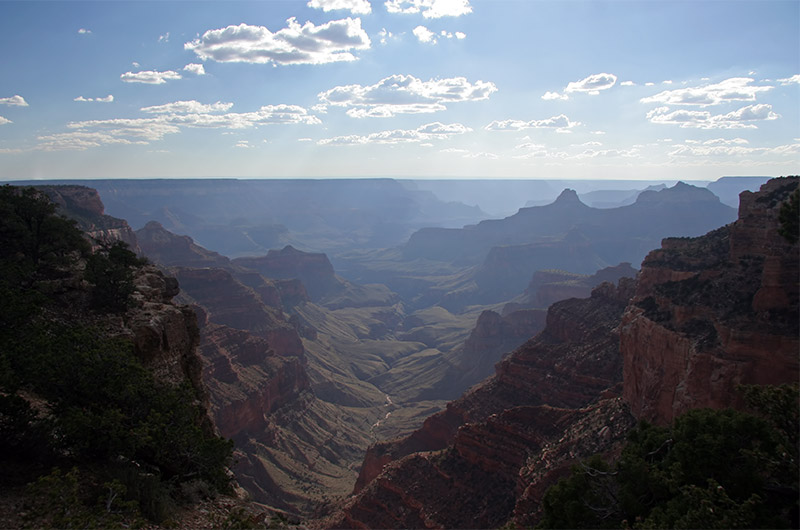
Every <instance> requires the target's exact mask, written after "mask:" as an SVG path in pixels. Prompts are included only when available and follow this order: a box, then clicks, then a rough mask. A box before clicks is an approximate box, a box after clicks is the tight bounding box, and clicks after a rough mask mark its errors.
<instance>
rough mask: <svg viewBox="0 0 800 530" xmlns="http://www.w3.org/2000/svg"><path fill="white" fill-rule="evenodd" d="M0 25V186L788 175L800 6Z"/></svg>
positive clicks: (441, 5)
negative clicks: (39, 181) (225, 179)
mask: <svg viewBox="0 0 800 530" xmlns="http://www.w3.org/2000/svg"><path fill="white" fill-rule="evenodd" d="M0 12H2V17H0V50H2V56H3V60H2V61H0V179H5V180H12V179H28V178H117V177H126V178H136V177H206V176H233V177H411V178H425V177H434V178H442V177H465V178H467V177H489V178H492V177H496V178H619V179H625V178H632V179H633V178H636V179H708V180H712V179H716V178H718V177H720V176H722V175H785V174H796V173H798V172H799V171H798V169H799V168H798V162H800V37H799V36H798V33H799V32H798V28H800V2H798V1H797V0H792V1H769V0H760V1H755V2H748V1H702V0H699V1H685V2H680V1H667V2H660V1H637V2H627V1H613V2H601V1H591V2H582V1H577V0H576V1H573V0H558V1H536V0H515V1H505V0H285V1H269V0H267V1H260V2H236V1H224V2H223V1H204V2H191V1H180V2H156V1H147V2H125V1H105V2H60V1H50V2H32V1H26V2H0Z"/></svg>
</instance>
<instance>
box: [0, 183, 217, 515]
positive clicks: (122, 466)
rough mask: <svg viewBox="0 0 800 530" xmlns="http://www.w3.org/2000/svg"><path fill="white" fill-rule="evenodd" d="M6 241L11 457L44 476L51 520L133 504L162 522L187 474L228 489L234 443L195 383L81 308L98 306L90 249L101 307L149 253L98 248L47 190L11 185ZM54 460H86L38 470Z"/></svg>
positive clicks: (2, 402)
mask: <svg viewBox="0 0 800 530" xmlns="http://www.w3.org/2000/svg"><path fill="white" fill-rule="evenodd" d="M0 243H2V244H0V344H2V347H1V348H0V464H2V465H3V467H4V469H14V470H21V471H23V472H24V474H23V475H22V479H23V480H34V481H35V482H34V486H31V488H32V489H31V491H39V494H38V495H39V497H40V498H39V504H37V506H38V508H36V509H37V510H39V512H41V513H46V514H49V516H51V517H52V518H53V520H52V521H51V522H50V523H48V524H53V525H54V526H58V527H75V526H79V527H92V526H98V527H103V526H107V525H110V524H112V523H113V524H117V522H119V521H117V519H114V518H113V517H111V515H114V514H115V513H117V512H119V513H122V512H125V513H129V512H130V510H129V508H130V506H133V505H136V506H137V509H136V512H137V513H141V514H143V515H144V516H146V517H147V518H149V519H151V520H155V521H161V520H163V519H165V518H166V517H167V516H168V515H169V513H170V510H171V509H172V508H173V507H174V505H175V502H176V499H177V498H178V497H179V494H178V492H180V489H181V488H180V485H181V484H183V483H185V482H188V481H201V482H203V483H204V484H206V485H207V488H208V490H209V491H220V490H225V489H227V488H228V487H229V477H228V472H227V466H228V464H229V462H230V458H231V452H232V443H231V442H230V441H228V440H224V439H221V438H219V437H217V436H214V435H213V434H212V433H211V432H209V431H208V430H207V428H206V427H205V425H206V419H205V417H204V414H205V411H204V409H203V408H202V407H201V406H200V405H199V403H198V402H197V398H196V396H195V392H194V389H192V388H191V387H190V385H188V384H184V385H182V386H174V385H171V384H166V383H162V382H159V381H158V380H156V379H155V377H154V376H153V374H152V373H151V372H150V371H149V370H147V369H145V368H144V366H142V364H141V362H140V361H139V359H138V358H137V357H136V355H135V354H134V352H133V346H132V344H131V342H130V341H129V340H127V339H122V338H116V339H115V338H109V337H107V336H105V334H104V333H103V332H102V331H101V330H99V329H96V328H93V327H90V326H89V325H88V324H86V323H85V322H84V321H82V320H81V319H80V318H78V315H79V314H80V313H81V309H83V310H86V309H90V308H85V307H83V308H82V307H81V305H80V304H81V300H85V299H86V297H85V295H82V294H81V293H80V292H77V291H78V290H80V289H81V287H80V285H81V283H80V281H76V280H80V267H79V266H78V263H79V260H81V259H84V258H85V259H86V272H85V275H86V279H87V280H89V282H90V283H91V284H92V287H91V289H90V291H89V292H90V297H89V298H90V302H91V306H92V308H94V309H95V310H96V311H99V312H110V311H123V310H124V309H125V308H126V307H127V304H128V300H129V298H130V293H131V292H132V290H133V282H132V278H133V273H134V267H137V266H140V265H141V264H142V262H141V260H139V259H138V258H137V257H136V256H135V254H133V253H132V252H131V251H130V250H128V249H127V248H126V246H125V245H124V244H114V245H111V246H108V247H106V248H103V249H101V250H100V251H98V252H97V253H95V254H94V255H92V256H88V258H87V255H88V244H87V243H86V241H85V240H84V238H83V236H82V234H81V233H80V231H78V230H77V228H75V226H74V224H73V223H71V222H68V221H66V220H65V219H63V218H60V217H58V216H56V215H55V207H54V206H53V205H52V204H51V203H49V201H48V200H47V199H46V198H45V197H43V196H41V195H39V194H38V193H36V192H35V191H33V190H22V191H20V190H17V189H14V188H10V187H3V188H0ZM53 282H56V283H58V282H61V283H63V285H67V286H69V287H58V288H56V289H54V288H53V287H52V285H53ZM69 289H71V291H69ZM63 292H71V293H72V294H70V295H69V298H68V299H67V301H65V299H62V298H60V297H61V296H63V295H60V294H57V293H63ZM74 304H77V305H74ZM65 307H66V308H69V311H65V310H64V308H65ZM52 467H57V468H63V469H68V468H72V467H74V468H75V470H74V471H70V472H69V473H66V474H62V473H61V472H60V471H55V472H53V473H52V474H51V475H47V476H44V477H41V478H40V479H39V480H38V481H36V480H35V479H36V478H37V477H38V476H39V475H41V472H42V470H44V469H48V470H49V469H50V468H52ZM45 473H46V472H45ZM15 475H16V473H15V474H13V475H12V474H8V475H6V474H4V475H0V481H2V482H6V483H8V482H9V481H12V480H16V479H17V477H16V476H15ZM37 488H38V490H37ZM48 503H49V504H48ZM53 503H55V504H53ZM126 503H133V504H126ZM126 510H127V511H126ZM34 511H36V510H34ZM126 517H127V515H126ZM126 520H127V519H126ZM120 521H121V520H120Z"/></svg>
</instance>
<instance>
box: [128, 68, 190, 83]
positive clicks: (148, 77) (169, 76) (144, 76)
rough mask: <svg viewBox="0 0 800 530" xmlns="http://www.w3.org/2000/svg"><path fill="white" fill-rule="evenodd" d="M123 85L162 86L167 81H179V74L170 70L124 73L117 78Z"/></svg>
mask: <svg viewBox="0 0 800 530" xmlns="http://www.w3.org/2000/svg"><path fill="white" fill-rule="evenodd" d="M119 78H120V79H122V81H124V82H125V83H145V84H148V85H163V84H164V83H166V82H167V81H174V80H175V79H181V74H179V73H178V72H174V71H172V70H167V71H166V72H155V71H153V70H142V71H141V72H136V73H134V72H125V73H124V74H122V75H121V76H119Z"/></svg>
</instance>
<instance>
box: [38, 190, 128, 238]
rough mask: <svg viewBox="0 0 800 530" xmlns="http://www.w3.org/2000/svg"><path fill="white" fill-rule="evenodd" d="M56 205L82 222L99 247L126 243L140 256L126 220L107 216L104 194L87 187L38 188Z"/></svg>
mask: <svg viewBox="0 0 800 530" xmlns="http://www.w3.org/2000/svg"><path fill="white" fill-rule="evenodd" d="M36 189H38V190H41V191H42V192H44V193H45V195H47V196H48V197H49V198H50V200H51V201H53V202H54V203H55V204H56V205H57V206H58V208H59V211H60V213H62V214H63V215H66V216H67V217H69V218H70V219H75V220H76V221H77V222H78V227H79V228H80V229H81V230H83V232H84V233H85V234H86V235H87V237H88V238H89V240H90V241H92V244H93V245H95V246H98V245H102V244H107V245H110V244H112V243H114V242H115V241H122V242H124V243H125V244H127V245H128V246H129V247H130V248H131V249H132V250H133V251H135V252H138V251H139V248H138V245H137V240H136V235H135V234H134V232H133V229H132V228H131V227H130V226H129V225H128V222H127V221H126V220H124V219H119V218H117V217H112V216H110V215H106V213H105V207H104V206H103V201H102V200H100V194H99V193H97V190H95V189H93V188H88V187H86V186H76V185H72V186H36Z"/></svg>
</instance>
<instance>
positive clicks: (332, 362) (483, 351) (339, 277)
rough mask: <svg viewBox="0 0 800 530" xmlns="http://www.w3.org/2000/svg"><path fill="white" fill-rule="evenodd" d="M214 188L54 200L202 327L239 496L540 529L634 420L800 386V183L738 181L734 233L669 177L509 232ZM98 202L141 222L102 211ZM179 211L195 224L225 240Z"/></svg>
mask: <svg viewBox="0 0 800 530" xmlns="http://www.w3.org/2000/svg"><path fill="white" fill-rule="evenodd" d="M776 183H777V184H776ZM223 184H224V183H222V182H217V181H214V182H212V183H210V184H209V186H211V188H209V189H205V190H204V189H203V188H202V186H198V185H197V183H196V182H192V183H191V186H190V187H189V188H184V192H178V191H175V190H178V189H180V186H178V185H177V184H175V183H170V186H174V188H173V191H172V192H171V193H172V194H173V195H172V196H175V195H176V194H181V193H184V194H183V195H181V196H182V197H183V199H181V200H182V202H180V201H179V202H176V203H175V205H174V206H172V207H167V206H165V205H166V203H167V202H168V199H169V196H170V193H167V192H166V191H164V190H165V189H166V188H162V194H161V197H162V198H161V199H159V201H160V202H159V203H158V204H161V206H158V208H161V210H160V211H161V213H159V214H158V215H153V218H158V219H160V221H153V220H152V218H151V219H146V217H147V216H148V214H149V213H153V212H155V211H156V210H152V209H151V210H149V211H148V212H142V211H141V209H137V208H140V207H139V206H137V204H138V203H136V202H135V201H130V200H129V198H130V197H131V196H134V195H135V196H140V195H141V194H143V193H144V191H143V190H137V189H136V187H135V186H133V185H128V184H126V183H124V182H123V183H120V182H115V183H114V186H115V187H116V188H115V189H116V192H108V191H106V192H103V193H101V194H98V193H97V192H93V191H91V190H87V189H86V188H82V187H79V186H71V187H69V189H67V188H55V187H53V188H43V189H49V190H50V191H49V194H50V195H51V196H53V197H54V198H55V200H56V202H57V203H58V204H60V205H62V207H63V209H64V211H67V212H70V213H71V215H72V216H73V217H75V218H77V219H79V221H80V222H81V223H82V224H83V227H84V229H85V230H87V231H90V232H91V233H92V234H93V236H92V237H93V238H95V239H97V240H98V241H112V240H123V241H125V242H126V243H128V244H129V245H130V246H131V247H132V248H134V249H136V250H137V251H139V252H141V253H142V254H143V255H145V256H147V257H148V258H149V259H150V260H151V261H152V262H153V263H154V264H155V265H157V266H158V267H159V268H160V269H161V270H162V271H163V273H164V274H166V279H165V280H164V281H165V282H167V283H169V290H170V292H171V293H173V294H172V296H174V297H175V299H176V300H177V301H178V302H179V303H181V304H184V307H187V308H189V307H190V308H191V309H192V311H193V312H194V315H196V325H194V324H192V325H194V326H195V329H196V334H197V339H196V340H197V351H198V352H199V354H200V357H201V358H202V378H203V381H204V384H205V386H206V387H207V392H208V406H209V410H210V413H211V416H212V418H213V420H214V423H215V425H216V428H217V429H218V431H219V432H220V433H221V434H222V435H223V436H225V437H227V438H231V439H233V440H234V442H235V446H236V455H237V460H238V463H237V464H236V466H235V467H234V473H235V476H236V479H237V481H238V483H239V484H240V485H241V486H242V487H244V488H245V489H246V490H247V491H248V492H249V494H250V495H251V496H252V498H253V499H254V500H256V501H258V502H260V503H264V504H267V505H270V506H273V507H275V508H278V509H281V510H284V511H285V512H286V513H289V514H294V515H295V516H299V517H302V518H316V522H315V523H313V524H314V525H315V526H320V527H372V528H408V527H442V528H454V527H476V526H479V527H489V526H501V525H503V524H506V523H508V522H510V521H513V522H514V523H515V524H518V525H532V524H535V523H536V521H537V520H538V517H540V501H541V498H542V495H543V494H544V491H545V490H546V488H547V487H548V486H549V485H552V484H554V483H555V482H556V481H557V480H558V479H559V478H561V477H563V476H564V475H565V474H566V473H567V472H568V470H569V467H570V465H571V464H573V463H575V462H577V461H578V460H580V459H581V458H586V457H588V456H590V455H592V454H596V453H603V454H606V455H613V454H615V452H617V451H619V450H620V447H621V444H622V443H623V442H624V438H625V434H626V432H627V431H628V430H629V429H630V428H631V427H632V426H633V425H634V424H635V422H636V420H637V419H638V418H646V419H649V420H651V421H655V422H660V423H664V422H668V421H669V420H670V419H671V418H673V417H674V416H675V415H676V414H678V413H680V412H681V411H683V410H686V409H687V408H692V407H696V406H714V407H721V406H727V405H731V404H733V405H737V404H740V403H739V402H738V401H737V397H736V391H735V387H736V385H737V384H739V383H760V384H767V383H769V384H773V383H779V382H783V381H786V380H792V378H794V379H793V380H796V379H797V375H798V372H797V359H796V352H797V349H798V343H797V335H798V332H797V329H796V323H797V321H798V319H797V283H796V278H797V276H798V267H797V244H796V243H794V244H792V243H789V242H786V241H785V240H783V239H781V237H780V236H778V235H777V232H776V228H775V226H776V224H777V215H778V214H777V212H778V210H779V208H780V206H781V204H782V203H783V201H785V200H786V197H787V196H788V194H789V193H790V192H791V191H792V189H795V188H796V187H797V179H796V178H794V179H778V180H774V181H771V182H770V183H769V184H768V185H767V186H765V188H764V190H762V191H761V192H759V193H755V194H753V193H750V192H745V193H744V194H743V195H742V204H741V205H740V208H739V215H738V220H737V221H736V222H735V223H733V224H731V225H727V223H729V222H731V221H734V220H735V218H736V213H735V210H734V209H732V208H730V207H728V206H725V205H723V204H722V203H720V201H719V200H718V199H717V198H716V197H715V196H714V195H713V194H712V193H711V192H710V191H708V190H706V189H703V188H697V187H694V186H689V185H686V184H683V183H679V184H677V185H675V186H672V187H669V188H666V187H665V188H663V189H652V190H645V191H640V192H637V196H636V198H635V200H634V202H633V203H631V204H628V205H626V206H618V207H614V208H606V209H601V208H593V207H590V206H587V205H586V204H584V203H583V202H581V199H580V197H579V196H578V194H577V193H576V192H575V191H573V190H569V189H567V190H564V191H563V192H561V194H560V195H559V196H558V197H557V198H556V199H555V201H554V202H552V203H549V204H547V205H544V206H529V207H525V208H522V209H520V210H519V211H518V212H517V213H516V214H514V215H511V216H509V217H507V218H505V219H496V220H480V219H479V217H480V215H481V212H479V210H478V209H476V208H470V207H466V206H464V205H458V204H454V203H444V202H442V201H440V200H439V199H437V198H436V197H435V196H433V195H432V194H431V193H430V192H421V191H419V190H417V191H414V192H413V193H410V192H408V191H403V192H402V194H401V196H402V197H405V198H406V199H404V201H405V202H404V201H400V202H399V203H398V206H396V207H395V208H394V209H392V210H389V211H386V212H383V211H381V212H378V211H377V210H373V211H372V212H371V213H369V214H367V213H364V212H358V213H356V212H355V211H352V212H351V213H350V214H348V215H347V216H346V217H345V219H344V220H343V221H342V220H337V221H335V222H334V221H330V218H331V217H332V216H333V217H335V216H336V215H339V213H340V212H341V211H342V210H341V209H339V204H340V203H337V202H336V200H330V201H329V202H330V204H326V205H325V207H324V208H322V210H321V211H320V212H319V216H318V218H317V219H316V220H310V219H309V220H302V221H298V219H301V217H302V216H303V215H304V214H303V213H302V212H297V213H295V214H293V216H291V217H290V219H291V222H289V221H287V224H286V225H283V227H279V226H277V225H276V224H275V223H277V222H278V219H277V218H269V219H268V217H269V216H270V215H274V214H273V213H270V211H269V210H270V208H269V205H275V204H276V203H275V200H276V199H272V202H271V203H268V205H264V204H259V205H258V207H260V208H261V210H263V212H264V213H263V219H262V221H263V223H262V224H258V223H257V222H255V221H253V220H252V219H250V220H247V221H245V220H243V219H240V220H239V221H235V222H234V221H232V220H230V219H227V218H229V217H230V216H231V215H232V213H231V212H239V213H242V212H243V211H247V208H238V209H237V207H236V206H235V204H236V201H237V200H238V199H237V198H236V197H237V196H236V194H235V193H233V192H232V191H231V188H230V187H225V186H224V185H223ZM370 185H372V186H373V187H372V188H371V190H372V191H371V193H373V194H387V193H388V192H387V191H386V189H387V188H388V189H395V191H396V188H392V186H393V185H392V184H386V183H379V184H370ZM148 186H150V184H146V185H145V186H144V190H149V188H148ZM234 189H235V187H234ZM251 189H252V188H251ZM309 189H310V188H309ZM209 190H210V191H209ZM326 190H327V191H328V193H330V189H328V188H325V189H323V190H322V193H325V191H326ZM150 191H151V190H150ZM213 193H222V194H223V201H222V203H223V204H225V203H226V202H225V201H228V202H227V204H228V206H229V208H230V211H227V210H225V209H224V208H223V209H222V210H223V211H225V212H226V213H224V214H221V215H220V214H219V213H215V214H214V215H217V216H218V220H216V221H214V222H215V223H217V225H216V226H222V225H223V224H225V223H228V224H227V226H228V227H229V228H226V229H225V230H221V229H220V230H219V231H218V232H217V233H218V239H214V238H211V237H209V236H208V234H210V233H212V232H214V230H216V229H214V230H211V229H209V228H208V227H209V223H208V222H202V221H201V220H200V219H199V217H197V215H196V214H195V213H192V211H193V209H199V208H201V207H207V208H209V211H211V209H210V203H208V202H203V201H210V198H209V197H210V194H213ZM315 193H319V191H314V192H313V193H311V195H312V197H317V195H314V194H315ZM403 194H405V195H403ZM101 196H102V200H101V198H100V197H101ZM259 197H260V196H259ZM337 197H338V195H337ZM765 197H769V198H768V199H765ZM192 198H194V199H198V200H199V202H198V201H193V200H192ZM251 200H252V201H253V202H257V201H256V199H255V198H251ZM317 200H319V199H317ZM350 200H351V199H348V200H346V201H344V202H343V203H341V204H342V205H343V206H342V207H345V206H348V205H349V204H351V203H350V202H348V201H350ZM126 201H127V202H126ZM409 201H410V202H409ZM106 202H109V203H111V204H114V205H115V214H116V213H117V212H119V211H122V210H125V209H126V208H127V209H128V211H129V212H131V213H135V215H136V216H137V217H136V219H137V223H138V224H140V225H141V226H142V227H141V228H140V229H138V230H135V231H134V230H133V229H132V228H131V227H130V226H129V225H128V223H126V222H124V221H121V220H120V219H115V218H112V217H110V216H107V215H106V214H105V211H104V207H103V204H104V203H106ZM194 202H197V204H194ZM312 203H313V201H312ZM154 204H155V203H154ZM313 204H317V203H313ZM362 204H363V203H359V205H362ZM443 204H449V206H447V208H445V209H442V205H443ZM401 205H402V208H405V210H403V209H402V208H401ZM409 205H415V206H414V207H415V208H421V209H422V211H423V213H424V215H423V216H421V217H420V218H415V217H413V216H410V214H409V213H408V212H409V211H410V210H409V209H408V208H409ZM420 205H422V206H420ZM312 206H313V205H312ZM312 206H309V207H308V208H309V209H308V210H307V212H313V211H314V210H313V207H312ZM398 208H401V209H398ZM426 208H427V209H426ZM252 209H257V206H256V205H253V206H252ZM437 209H440V210H441V212H440V213H439V214H438V217H436V216H434V214H433V213H432V212H434V211H436V210H437ZM275 210H276V212H277V211H281V210H280V208H278V207H276V208H275ZM214 212H217V210H214ZM425 212H427V213H425ZM484 215H485V214H484ZM326 216H328V217H326ZM426 216H427V217H426ZM470 216H472V217H470ZM226 217H227V218H226ZM387 217H395V218H396V219H395V221H396V222H393V223H394V224H392V223H389V224H390V225H391V226H389V227H388V228H386V226H385V225H386V222H387V221H386V218H387ZM434 217H436V218H435V219H434ZM189 220H191V222H189ZM432 220H435V221H436V224H439V226H438V227H436V228H427V227H426V223H427V222H430V221H432ZM465 220H466V223H465ZM165 221H166V222H168V223H169V225H170V227H171V228H172V229H174V230H175V231H176V232H180V229H182V228H188V227H190V226H200V225H202V226H205V227H206V228H203V230H201V231H200V232H198V233H199V234H202V237H203V238H204V240H205V241H212V242H215V241H216V242H219V244H218V245H217V246H213V247H211V248H214V250H210V249H209V248H204V246H202V245H201V244H199V243H197V242H196V240H195V239H194V238H193V237H192V236H190V235H186V232H185V231H184V235H180V233H176V232H173V231H171V230H168V229H167V228H165V225H164V224H162V223H163V222H165ZM400 221H402V222H400ZM259 222H261V221H259ZM327 222H330V223H331V226H329V227H327V228H324V229H323V225H324V224H325V223H327ZM469 222H474V223H475V224H468V223H469ZM302 223H306V224H305V225H302ZM348 223H351V224H350V225H348ZM370 223H373V225H374V226H372V229H371V230H372V232H370V229H367V228H363V227H367V226H370ZM448 224H450V225H452V226H447V225H448ZM301 225H302V226H304V228H302V229H301V228H297V227H298V226H301ZM443 225H444V226H443ZM723 225H726V226H725V227H724V228H719V227H721V226H723ZM356 226H358V227H359V228H358V229H356V228H355V227H356ZM377 226H381V229H382V228H386V232H381V234H383V235H379V234H378V232H379V231H380V230H378V228H376V227H377ZM458 226H462V227H461V228H457V227H458ZM231 227H233V228H231ZM234 228H235V230H234ZM715 229H716V230H715ZM231 230H233V231H231ZM341 230H349V231H350V232H351V233H350V235H349V236H348V238H349V239H348V240H347V241H344V240H342V241H339V239H340V237H341ZM709 230H712V232H710V233H709V234H708V235H705V236H703V235H702V234H704V233H706V232H709ZM315 233H316V234H317V235H315V236H313V237H312V236H311V234H315ZM325 233H327V235H325V236H322V235H320V234H325ZM232 234H233V235H232ZM236 234H238V235H236ZM242 234H244V235H242ZM276 234H277V235H276ZM245 236H246V237H249V238H250V240H252V241H257V242H259V244H258V246H257V247H252V246H251V247H250V251H251V252H252V251H253V250H255V251H256V252H255V253H251V254H249V255H247V254H242V255H238V256H235V257H233V259H231V258H229V257H227V256H225V255H224V253H225V251H227V249H230V248H232V247H231V246H230V244H222V243H221V242H222V241H223V240H231V241H233V240H237V241H238V240H239V239H240V238H241V237H245ZM667 236H682V237H680V238H672V239H669V238H668V239H665V240H664V241H663V244H662V242H661V239H662V238H664V237H667ZM104 238H105V239H104ZM237 238H238V239H237ZM314 238H316V239H314ZM315 242H316V243H318V244H319V247H318V248H319V249H320V250H325V252H321V251H314V250H313V249H314V243H315ZM389 244H394V245H395V246H389ZM226 245H227V246H226ZM251 245H252V244H251ZM659 246H661V249H660V250H655V251H652V252H650V251H651V250H652V249H653V248H657V247H659ZM241 248H243V247H241ZM301 249H303V250H301ZM328 252H330V255H331V257H329V255H328ZM639 263H642V270H641V272H639V273H638V280H637V281H634V280H633V278H634V277H635V276H637V269H636V268H635V266H638V264H639ZM632 264H633V265H632ZM171 278H174V279H175V280H177V281H176V282H175V280H173V279H171ZM793 282H794V283H793ZM177 285H179V286H180V289H179V292H178V287H177ZM787 293H788V294H787ZM748 304H749V305H748ZM548 308H549V309H548ZM792 322H794V325H795V327H794V328H793V327H792ZM189 327H191V325H189ZM147 340H156V339H155V338H151V339H147ZM161 340H166V341H167V342H170V341H171V340H172V339H161ZM178 342H180V341H178ZM170 343H171V342H170ZM652 344H657V345H660V346H659V347H658V348H653V347H650V346H647V345H652ZM764 344H769V345H770V348H771V350H770V352H771V351H773V350H774V351H775V352H776V354H775V355H773V354H772V353H770V354H769V355H766V354H765V353H764V352H765V349H764V348H763V345H764ZM509 352H511V353H509ZM195 369H196V368H195ZM487 377H488V379H486V378H487ZM787 378H788V379H787ZM708 381H711V382H712V385H711V387H708V384H707V383H708ZM473 385H474V386H473ZM470 387H472V388H470ZM676 388H677V389H678V391H677V392H676V391H675V389H676ZM343 499H344V504H341V502H342V500H343ZM398 514H400V515H398Z"/></svg>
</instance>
